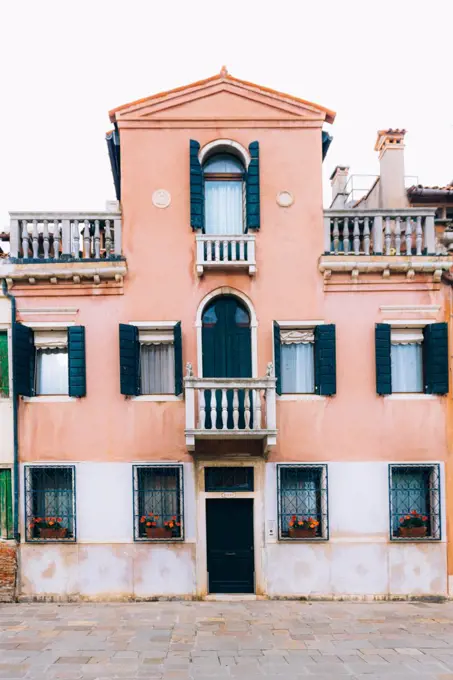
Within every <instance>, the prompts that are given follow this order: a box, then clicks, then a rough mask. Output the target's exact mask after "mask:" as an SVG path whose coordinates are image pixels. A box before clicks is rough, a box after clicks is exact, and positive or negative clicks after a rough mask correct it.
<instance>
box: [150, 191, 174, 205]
mask: <svg viewBox="0 0 453 680" xmlns="http://www.w3.org/2000/svg"><path fill="white" fill-rule="evenodd" d="M170 203H171V196H170V192H169V191H167V190H166V189H156V191H155V192H154V193H153V205H155V206H156V208H168V206H169V205H170Z"/></svg>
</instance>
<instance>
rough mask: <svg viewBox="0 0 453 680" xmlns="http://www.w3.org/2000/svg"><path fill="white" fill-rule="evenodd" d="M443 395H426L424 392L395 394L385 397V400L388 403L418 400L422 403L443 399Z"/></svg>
mask: <svg viewBox="0 0 453 680" xmlns="http://www.w3.org/2000/svg"><path fill="white" fill-rule="evenodd" d="M442 398H443V397H442V395H439V394H424V393H423V392H394V393H393V394H386V395H384V399H385V400H386V401H387V400H389V401H404V400H418V399H421V400H422V401H434V400H436V399H442Z"/></svg>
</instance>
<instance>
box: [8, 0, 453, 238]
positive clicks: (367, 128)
mask: <svg viewBox="0 0 453 680" xmlns="http://www.w3.org/2000/svg"><path fill="white" fill-rule="evenodd" d="M452 35H453V2H452V1H451V0H429V2H427V1H426V0H408V1H406V0H392V1H389V0H374V1H371V0H358V1H356V0H343V1H339V0H336V1H335V0H324V1H323V2H320V1H319V0H318V1H317V2H316V0H309V1H307V0H286V1H285V0H280V2H276V0H228V2H221V1H219V0H217V1H215V0H210V1H208V0H186V1H182V0H172V1H171V2H170V1H168V0H167V2H165V0H160V1H159V2H158V1H156V0H127V1H125V0H122V2H118V1H117V0H77V1H75V0H73V2H70V0H57V1H53V0H1V5H0V64H1V66H0V77H1V81H0V82H1V93H2V95H1V102H0V126H1V127H0V129H1V135H2V143H1V147H0V227H4V226H6V224H7V223H8V211H9V210H34V209H35V210H55V209H60V210H64V209H67V210H72V209H80V210H83V209H102V208H104V206H105V201H106V200H108V199H114V190H113V182H112V178H111V172H110V166H109V161H108V156H107V149H106V143H105V132H106V130H108V129H109V127H110V124H109V120H108V115H107V114H108V110H109V109H111V108H113V107H115V106H118V105H120V104H123V103H126V102H128V101H131V100H134V99H137V98H140V97H143V96H146V95H149V94H153V93H155V92H158V91H161V90H167V89H169V88H172V87H176V86H179V85H184V84H186V83H190V82H192V81H194V80H198V79H201V78H204V77H207V76H211V75H213V74H215V73H217V72H218V71H219V70H220V67H221V65H222V64H226V65H227V67H228V70H229V72H230V73H231V74H232V75H234V76H237V77H238V78H243V79H245V80H250V81H252V82H256V83H258V84H261V85H265V86H269V87H272V88H275V89H277V90H281V91H283V92H288V93H291V94H294V95H296V96H299V97H302V98H304V99H308V100H310V101H313V102H316V103H319V104H322V105H324V106H326V107H328V108H331V109H333V110H335V111H336V112H337V118H336V121H335V123H334V124H333V125H332V126H330V125H327V126H325V128H326V129H327V130H328V131H329V132H330V133H331V134H333V136H334V141H333V143H332V146H331V147H330V150H329V154H328V156H327V159H326V161H325V164H324V183H325V199H326V202H328V200H329V196H330V191H329V183H328V178H329V175H330V173H331V171H332V170H333V168H334V167H335V165H337V164H340V165H341V164H345V165H349V166H350V167H351V172H352V173H371V174H376V173H377V172H378V161H377V155H376V153H375V151H374V150H373V147H374V142H375V137H376V131H377V130H378V129H379V128H385V127H404V128H406V129H407V130H408V134H407V136H406V142H407V148H406V174H407V175H417V176H418V178H419V181H420V182H422V183H425V184H446V183H448V182H449V181H451V180H452V179H453V153H452V151H453V85H452V76H451V73H452V59H453V39H452Z"/></svg>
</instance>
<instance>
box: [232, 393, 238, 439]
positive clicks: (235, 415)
mask: <svg viewBox="0 0 453 680" xmlns="http://www.w3.org/2000/svg"><path fill="white" fill-rule="evenodd" d="M233 427H234V429H235V430H237V429H238V428H239V391H238V390H237V389H234V390H233Z"/></svg>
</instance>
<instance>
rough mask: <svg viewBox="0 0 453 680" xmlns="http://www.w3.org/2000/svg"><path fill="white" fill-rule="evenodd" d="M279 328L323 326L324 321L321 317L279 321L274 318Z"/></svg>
mask: <svg viewBox="0 0 453 680" xmlns="http://www.w3.org/2000/svg"><path fill="white" fill-rule="evenodd" d="M275 321H276V322H277V323H278V325H279V326H280V328H283V329H288V330H289V329H290V328H314V327H315V326H323V325H324V324H325V323H326V322H325V321H323V320H322V319H310V320H308V321H279V320H278V319H275Z"/></svg>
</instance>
